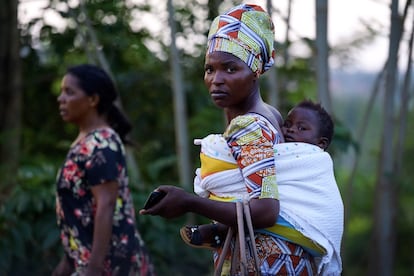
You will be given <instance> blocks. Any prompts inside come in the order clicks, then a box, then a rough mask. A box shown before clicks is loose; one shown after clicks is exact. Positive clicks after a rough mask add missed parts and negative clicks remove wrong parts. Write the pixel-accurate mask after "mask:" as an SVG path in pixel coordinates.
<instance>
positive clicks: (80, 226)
mask: <svg viewBox="0 0 414 276" xmlns="http://www.w3.org/2000/svg"><path fill="white" fill-rule="evenodd" d="M116 98H117V92H116V89H115V86H114V84H113V82H112V81H111V79H110V77H109V76H108V74H107V73H106V72H105V71H103V70H102V69H100V68H98V67H96V66H94V65H88V64H84V65H78V66H75V67H71V68H69V69H68V71H67V73H66V75H65V76H64V77H63V80H62V83H61V93H60V95H59V97H58V103H59V111H60V115H61V117H62V119H63V120H64V121H65V122H68V123H72V124H75V125H76V126H77V127H78V128H79V133H78V136H77V138H76V139H75V141H74V142H73V143H72V146H71V147H70V149H69V152H68V154H67V156H66V159H65V161H64V163H63V166H62V167H61V169H60V171H59V173H58V176H57V192H56V213H57V221H58V225H59V227H60V231H61V234H60V236H61V240H62V245H63V249H64V256H63V258H62V260H61V261H60V263H59V264H58V265H57V267H56V268H55V270H54V272H53V275H55V276H57V275H73V274H75V275H94V276H96V275H154V269H153V266H152V264H151V262H150V258H149V255H148V252H147V250H146V248H145V246H144V242H143V241H142V239H141V237H140V234H139V232H138V230H137V228H136V221H135V213H134V206H133V202H132V198H131V194H130V190H129V187H128V176H127V166H126V160H125V149H124V146H123V143H125V142H126V137H125V136H126V135H127V133H128V132H129V131H130V130H131V125H130V123H129V121H128V120H127V118H126V117H125V115H124V114H122V113H121V112H120V110H119V109H118V108H117V107H116V106H115V105H114V101H115V100H116Z"/></svg>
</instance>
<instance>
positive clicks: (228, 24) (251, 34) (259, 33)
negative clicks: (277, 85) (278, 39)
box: [207, 4, 275, 75]
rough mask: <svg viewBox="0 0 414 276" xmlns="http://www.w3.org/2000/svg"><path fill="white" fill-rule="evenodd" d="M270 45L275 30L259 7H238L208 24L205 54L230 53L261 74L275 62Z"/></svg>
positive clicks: (245, 5) (243, 5)
mask: <svg viewBox="0 0 414 276" xmlns="http://www.w3.org/2000/svg"><path fill="white" fill-rule="evenodd" d="M273 44H274V27H273V22H272V20H271V18H270V17H269V15H268V14H267V13H266V12H265V11H264V10H263V9H262V8H261V7H260V6H257V5H251V4H241V5H238V6H236V7H234V8H232V9H231V10H229V11H228V12H226V13H225V14H222V15H219V16H217V17H216V18H215V19H214V21H213V22H212V23H211V27H210V31H209V34H208V45H207V54H209V53H212V52H214V51H221V52H227V53H230V54H233V55H235V56H236V57H238V58H240V59H241V60H242V61H244V62H245V63H246V64H247V65H248V66H249V67H250V69H252V71H253V72H254V73H256V74H258V75H260V74H263V73H264V72H265V71H267V70H268V69H269V68H270V67H271V66H272V65H273V63H274V55H275V51H274V48H273Z"/></svg>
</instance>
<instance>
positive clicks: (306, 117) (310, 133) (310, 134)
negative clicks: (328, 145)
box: [282, 107, 321, 146]
mask: <svg viewBox="0 0 414 276" xmlns="http://www.w3.org/2000/svg"><path fill="white" fill-rule="evenodd" d="M282 132H283V136H285V142H304V143H310V144H313V145H316V146H321V145H320V144H319V143H320V142H321V137H320V136H319V120H318V117H317V115H316V112H314V111H313V110H310V109H306V108H301V107H296V108H294V109H292V110H291V111H290V112H289V113H288V116H287V118H286V120H285V122H284V124H283V127H282Z"/></svg>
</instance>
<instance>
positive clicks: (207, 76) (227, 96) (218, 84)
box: [204, 52, 257, 109]
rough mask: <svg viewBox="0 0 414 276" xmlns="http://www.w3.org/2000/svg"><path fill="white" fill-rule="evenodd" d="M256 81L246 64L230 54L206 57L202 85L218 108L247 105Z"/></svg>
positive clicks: (213, 54) (216, 53)
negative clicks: (203, 84)
mask: <svg viewBox="0 0 414 276" xmlns="http://www.w3.org/2000/svg"><path fill="white" fill-rule="evenodd" d="M256 80H257V77H256V76H255V74H254V73H253V71H252V70H251V69H250V68H249V67H248V66H247V64H246V63H244V62H243V61H242V60H240V59H239V58H237V57H236V56H234V55H232V54H229V53H226V52H213V53H210V54H208V55H207V56H206V62H205V66H204V83H205V85H206V87H207V88H208V91H209V93H210V96H211V99H212V100H213V102H214V103H215V104H216V105H217V106H218V107H220V108H230V109H231V108H235V109H238V108H240V107H243V106H244V105H246V104H248V99H249V97H250V96H251V94H252V92H253V91H254V85H255V81H256Z"/></svg>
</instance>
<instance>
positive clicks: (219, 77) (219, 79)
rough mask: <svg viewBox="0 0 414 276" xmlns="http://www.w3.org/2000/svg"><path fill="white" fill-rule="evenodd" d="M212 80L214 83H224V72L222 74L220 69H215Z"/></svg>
mask: <svg viewBox="0 0 414 276" xmlns="http://www.w3.org/2000/svg"><path fill="white" fill-rule="evenodd" d="M212 82H213V83H214V84H217V83H223V74H221V73H220V72H219V71H215V72H214V74H213V76H212Z"/></svg>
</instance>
